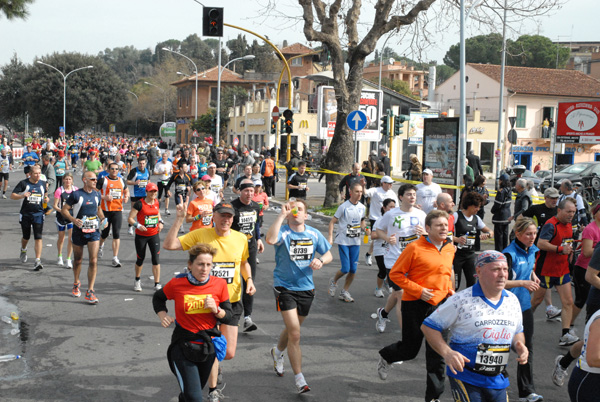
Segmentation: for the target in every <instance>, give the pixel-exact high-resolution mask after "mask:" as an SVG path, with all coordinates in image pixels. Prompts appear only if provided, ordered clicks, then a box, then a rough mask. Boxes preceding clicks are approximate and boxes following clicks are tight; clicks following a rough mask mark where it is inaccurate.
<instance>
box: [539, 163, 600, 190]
mask: <svg viewBox="0 0 600 402" xmlns="http://www.w3.org/2000/svg"><path fill="white" fill-rule="evenodd" d="M596 176H600V162H579V163H575V164H573V165H570V166H567V167H566V168H564V169H562V170H561V171H560V172H558V173H554V187H555V188H556V189H559V188H560V184H561V183H562V181H563V180H570V181H571V182H572V183H573V186H574V187H575V188H577V189H578V191H584V190H585V191H590V190H589V189H590V188H592V181H594V183H596V182H598V181H599V180H598V178H596ZM594 178H596V180H594ZM551 179H552V176H547V177H545V178H544V180H543V181H542V183H541V184H540V190H541V191H542V192H544V191H545V190H546V189H547V188H549V187H550V181H551ZM596 186H597V185H596ZM597 190H598V189H596V193H597ZM586 198H590V197H586ZM591 198H592V199H595V198H596V197H593V196H592V197H591Z"/></svg>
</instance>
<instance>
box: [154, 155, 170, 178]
mask: <svg viewBox="0 0 600 402" xmlns="http://www.w3.org/2000/svg"><path fill="white" fill-rule="evenodd" d="M172 171H173V164H172V163H171V162H170V161H166V162H163V161H162V160H161V161H160V162H158V163H157V164H156V165H155V166H154V173H158V174H160V181H168V180H169V178H170V177H171V173H172Z"/></svg>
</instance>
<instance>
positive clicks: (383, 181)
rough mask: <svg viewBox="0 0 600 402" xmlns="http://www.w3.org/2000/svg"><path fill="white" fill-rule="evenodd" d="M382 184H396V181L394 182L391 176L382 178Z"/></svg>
mask: <svg viewBox="0 0 600 402" xmlns="http://www.w3.org/2000/svg"><path fill="white" fill-rule="evenodd" d="M381 182H382V183H393V182H394V180H393V179H392V178H391V177H390V176H383V177H382V178H381Z"/></svg>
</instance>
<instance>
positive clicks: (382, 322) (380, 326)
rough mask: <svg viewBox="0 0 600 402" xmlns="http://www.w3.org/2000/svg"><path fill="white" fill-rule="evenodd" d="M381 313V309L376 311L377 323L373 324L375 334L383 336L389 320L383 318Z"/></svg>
mask: <svg viewBox="0 0 600 402" xmlns="http://www.w3.org/2000/svg"><path fill="white" fill-rule="evenodd" d="M382 311H383V307H380V308H378V309H377V322H376V323H375V328H376V329H377V332H379V333H381V334H383V332H384V331H385V327H386V325H387V323H388V322H390V320H389V319H388V318H383V317H382V315H381V312H382Z"/></svg>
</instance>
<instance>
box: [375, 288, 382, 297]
mask: <svg viewBox="0 0 600 402" xmlns="http://www.w3.org/2000/svg"><path fill="white" fill-rule="evenodd" d="M375 297H383V289H381V288H375Z"/></svg>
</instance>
